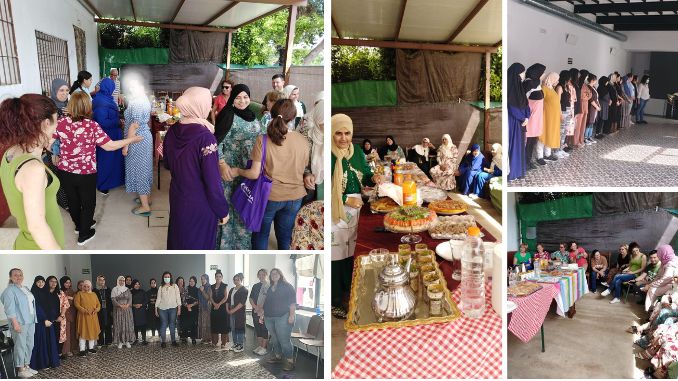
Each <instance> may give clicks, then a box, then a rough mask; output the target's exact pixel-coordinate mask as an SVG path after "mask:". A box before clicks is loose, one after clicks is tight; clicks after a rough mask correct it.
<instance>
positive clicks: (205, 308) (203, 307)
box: [198, 274, 212, 344]
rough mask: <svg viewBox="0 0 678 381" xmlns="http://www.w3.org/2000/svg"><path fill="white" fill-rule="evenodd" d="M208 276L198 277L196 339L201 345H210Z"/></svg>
mask: <svg viewBox="0 0 678 381" xmlns="http://www.w3.org/2000/svg"><path fill="white" fill-rule="evenodd" d="M210 286H211V284H210V276H209V275H207V274H202V275H201V276H200V288H198V302H199V303H200V305H199V306H198V310H199V313H198V338H200V342H201V343H202V344H212V329H211V328H210V310H211V308H210Z"/></svg>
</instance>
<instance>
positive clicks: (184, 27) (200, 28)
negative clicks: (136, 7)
mask: <svg viewBox="0 0 678 381" xmlns="http://www.w3.org/2000/svg"><path fill="white" fill-rule="evenodd" d="M94 22H97V23H101V24H117V25H130V26H148V27H152V28H162V29H181V30H196V31H200V32H219V33H229V32H234V31H235V28H218V27H211V26H200V25H187V24H163V23H155V22H145V21H128V20H113V19H102V18H98V17H96V18H94Z"/></svg>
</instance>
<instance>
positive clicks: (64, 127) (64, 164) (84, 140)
mask: <svg viewBox="0 0 678 381" xmlns="http://www.w3.org/2000/svg"><path fill="white" fill-rule="evenodd" d="M54 138H55V139H59V141H60V142H61V153H60V155H59V164H58V165H57V168H59V169H60V170H62V171H66V172H69V173H75V174H79V175H89V174H92V173H97V155H96V147H97V146H102V145H104V144H106V143H108V142H110V141H111V138H109V137H108V135H106V133H105V132H104V130H102V129H101V126H99V123H97V122H95V121H93V120H91V119H83V120H81V121H79V122H73V121H72V120H71V118H70V117H65V118H62V119H60V120H59V122H58V123H57V128H56V132H55V133H54Z"/></svg>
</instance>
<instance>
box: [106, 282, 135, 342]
mask: <svg viewBox="0 0 678 381" xmlns="http://www.w3.org/2000/svg"><path fill="white" fill-rule="evenodd" d="M117 283H118V284H117V285H116V286H115V287H113V289H112V290H111V303H112V304H113V344H118V349H121V348H122V345H123V344H124V345H125V346H126V347H127V348H131V347H132V346H131V345H130V343H131V342H132V341H134V318H133V317H132V292H131V291H130V289H129V288H127V287H126V286H125V277H124V276H122V275H120V276H119V277H118V280H117Z"/></svg>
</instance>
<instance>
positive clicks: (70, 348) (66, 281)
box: [59, 276, 78, 356]
mask: <svg viewBox="0 0 678 381" xmlns="http://www.w3.org/2000/svg"><path fill="white" fill-rule="evenodd" d="M59 285H60V286H61V293H62V294H63V295H64V296H65V297H66V301H67V302H68V308H67V309H66V311H65V312H64V318H65V319H64V321H62V323H61V325H62V327H64V328H65V331H66V332H65V334H66V340H65V341H64V342H63V345H62V347H61V354H62V356H63V355H65V356H72V355H73V354H74V353H76V352H77V351H78V334H77V332H76V331H75V320H76V317H77V313H78V311H77V310H76V308H75V301H74V299H75V291H74V290H73V282H72V281H71V278H69V277H68V276H62V277H61V279H59ZM62 304H63V302H62Z"/></svg>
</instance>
